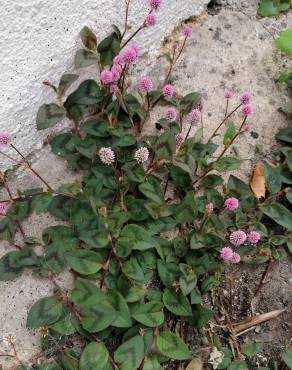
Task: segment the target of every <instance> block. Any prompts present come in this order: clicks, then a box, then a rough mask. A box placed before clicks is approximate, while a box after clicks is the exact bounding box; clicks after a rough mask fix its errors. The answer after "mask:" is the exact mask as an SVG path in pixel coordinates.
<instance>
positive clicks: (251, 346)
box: [242, 342, 262, 357]
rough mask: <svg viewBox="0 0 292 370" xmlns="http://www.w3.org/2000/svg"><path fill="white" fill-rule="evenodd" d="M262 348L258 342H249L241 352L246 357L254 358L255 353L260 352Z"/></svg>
mask: <svg viewBox="0 0 292 370" xmlns="http://www.w3.org/2000/svg"><path fill="white" fill-rule="evenodd" d="M261 348H262V344H261V343H259V342H250V343H247V344H245V345H244V346H243V348H242V352H243V353H244V354H245V355H246V356H250V357H251V356H255V355H256V354H257V353H259V352H260V350H261Z"/></svg>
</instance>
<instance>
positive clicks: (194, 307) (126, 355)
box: [0, 26, 292, 370]
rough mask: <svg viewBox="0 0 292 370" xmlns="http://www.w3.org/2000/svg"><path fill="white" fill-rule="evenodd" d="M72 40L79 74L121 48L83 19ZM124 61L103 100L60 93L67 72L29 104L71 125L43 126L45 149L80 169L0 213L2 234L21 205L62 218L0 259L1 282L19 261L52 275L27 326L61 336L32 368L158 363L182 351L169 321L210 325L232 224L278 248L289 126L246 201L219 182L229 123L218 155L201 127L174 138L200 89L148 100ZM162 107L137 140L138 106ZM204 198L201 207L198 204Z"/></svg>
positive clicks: (87, 85) (251, 256)
mask: <svg viewBox="0 0 292 370" xmlns="http://www.w3.org/2000/svg"><path fill="white" fill-rule="evenodd" d="M80 35H81V39H82V43H83V45H84V49H80V50H78V51H77V54H76V57H75V64H76V66H77V67H80V68H81V67H86V66H89V65H91V64H98V65H99V67H100V68H104V67H105V66H111V65H112V63H113V58H114V57H115V56H116V55H117V54H118V53H119V52H120V51H121V50H122V49H123V46H124V45H125V40H123V37H122V35H121V33H120V31H119V30H118V28H117V27H115V26H114V27H113V32H112V33H111V34H110V35H108V36H107V37H106V38H105V39H104V40H102V41H101V42H100V43H98V40H97V38H96V36H95V34H94V33H93V31H92V30H90V29H89V28H88V27H84V28H83V29H82V30H81V32H80ZM169 61H170V62H172V59H169ZM126 69H127V68H126ZM126 69H125V70H124V72H123V73H125V75H124V76H123V78H122V79H121V80H119V81H117V83H118V88H119V92H118V93H117V94H116V95H114V94H112V93H110V89H109V86H106V85H104V84H101V83H98V82H96V81H95V80H93V79H88V80H85V81H82V82H80V83H79V86H77V87H76V88H75V89H72V90H73V91H72V92H71V91H70V92H69V94H67V92H68V90H69V88H70V90H71V88H72V87H73V84H74V82H75V81H76V80H77V78H78V76H77V75H75V74H69V73H66V74H64V75H63V76H62V77H61V79H60V82H59V86H58V87H55V86H53V85H51V84H49V83H48V85H49V86H50V87H51V88H52V89H53V90H54V91H55V93H56V101H58V105H57V104H55V103H51V104H46V105H43V106H42V107H41V108H40V110H39V112H38V114H37V127H38V129H46V128H49V127H52V126H54V125H55V124H56V123H57V122H59V121H60V120H61V119H62V118H64V117H66V118H67V119H68V120H70V121H71V126H70V127H71V128H70V129H68V130H67V132H61V133H58V134H56V135H55V137H53V138H52V139H51V141H50V145H51V149H52V151H53V153H55V154H56V155H57V156H58V157H60V158H63V159H64V160H66V161H67V163H68V166H69V168H70V169H72V170H74V171H76V172H78V173H79V174H80V177H79V181H76V182H75V183H70V184H63V185H62V186H61V187H59V188H58V189H49V190H47V191H44V190H43V189H28V190H27V191H26V192H20V193H19V198H18V199H16V200H15V201H14V202H13V204H12V205H11V206H10V208H9V211H8V213H7V216H6V217H4V218H2V219H1V220H0V239H1V240H7V241H9V242H14V238H15V233H16V231H17V230H18V229H19V227H20V222H21V221H23V220H26V219H28V218H29V217H30V215H31V214H32V213H36V214H43V213H49V214H50V215H51V216H53V217H54V218H56V220H58V221H61V223H65V225H66V226H65V225H58V226H53V227H47V228H46V229H45V230H44V231H43V235H42V239H41V240H37V239H36V238H27V239H26V240H25V242H24V246H23V249H21V250H19V251H13V252H8V253H7V254H6V255H4V256H3V257H2V258H1V259H0V280H1V281H9V280H13V279H16V278H18V277H19V276H21V274H22V272H23V271H24V269H27V268H30V269H31V270H32V271H33V273H34V274H35V275H37V276H38V277H47V278H49V279H50V281H51V282H52V283H53V286H54V293H53V295H52V296H49V297H44V298H42V299H40V300H39V301H38V302H36V303H35V304H34V305H33V306H32V307H31V308H30V310H29V314H28V319H27V326H28V327H29V328H34V329H36V328H40V327H46V328H48V330H49V332H50V335H52V336H54V337H56V336H58V337H61V339H62V341H63V340H64V343H63V342H62V348H63V347H64V350H62V353H61V354H58V355H57V356H56V358H55V360H56V362H52V363H51V364H50V365H48V364H44V365H41V366H40V367H39V369H45V368H47V369H62V368H64V370H77V369H79V370H91V369H96V370H99V369H100V370H111V369H113V368H114V367H116V368H119V369H121V370H137V369H139V368H140V366H141V365H142V364H143V366H144V367H143V368H144V370H158V369H162V366H161V364H162V363H164V362H168V361H170V360H178V361H182V360H187V359H190V358H191V354H190V352H189V349H188V346H187V345H186V344H185V343H184V341H183V338H182V337H183V335H182V336H181V337H180V336H178V335H177V333H178V330H176V328H175V325H176V322H179V323H183V324H184V325H186V326H187V327H191V328H195V329H201V328H203V327H204V326H205V325H206V324H207V323H208V321H209V320H210V319H212V316H213V314H214V313H213V311H212V310H210V309H209V308H208V307H205V306H204V305H203V302H205V301H206V300H205V299H204V295H206V294H209V292H211V293H213V291H214V289H215V288H216V287H217V286H218V285H219V277H218V276H219V275H220V270H221V268H222V266H221V264H220V250H221V248H222V247H223V246H225V245H227V243H228V239H229V235H230V233H231V232H232V231H234V230H236V229H239V228H242V229H244V230H246V231H250V230H260V231H261V234H262V239H263V247H265V248H266V249H267V250H268V254H270V255H271V256H273V258H275V259H276V258H281V255H284V252H283V251H284V250H285V251H290V252H291V250H292V246H291V242H290V241H289V240H290V239H289V237H290V236H291V231H292V223H291V222H292V214H291V212H290V210H289V206H290V203H291V200H292V196H291V189H290V190H289V189H287V188H285V201H283V202H282V203H283V204H282V203H280V202H278V201H277V200H276V195H277V194H278V193H279V192H281V191H282V189H283V186H284V184H287V182H288V183H289V184H291V183H292V179H291V182H289V179H290V177H291V170H292V156H291V132H290V131H289V129H285V130H282V131H281V132H280V133H279V134H278V136H277V138H278V139H279V140H281V141H282V142H284V143H285V147H283V148H282V149H281V152H280V155H281V158H282V159H283V161H282V162H281V165H280V166H279V167H278V168H272V167H271V166H269V165H268V164H267V165H266V166H265V179H266V184H267V193H268V194H269V196H268V199H266V200H265V201H264V202H261V203H260V204H259V203H258V201H257V199H255V197H254V196H253V194H252V192H251V190H250V188H249V186H248V185H247V184H245V183H244V182H243V181H242V180H240V179H238V178H236V177H235V176H230V178H229V180H228V183H227V184H224V180H223V178H224V174H225V173H226V172H227V171H232V170H235V169H237V168H239V166H240V164H241V161H240V159H239V158H238V157H230V156H224V154H225V153H226V152H227V150H228V149H230V147H231V145H232V144H233V141H234V140H235V139H237V137H238V136H240V135H242V132H240V131H239V126H238V125H237V124H236V123H229V126H228V127H227V130H226V132H225V134H224V136H223V140H222V144H223V149H222V148H221V147H220V146H219V145H218V144H215V143H213V142H212V140H209V141H207V140H205V141H203V139H202V137H203V129H197V131H196V133H195V135H194V137H188V138H186V137H184V139H183V142H182V143H181V144H180V145H179V144H178V143H177V139H178V137H177V136H176V135H177V134H178V133H181V127H180V123H181V122H182V124H185V123H184V122H185V121H187V119H186V118H187V117H186V116H187V115H188V114H189V113H190V111H191V110H193V109H194V108H197V109H199V108H200V107H201V99H202V97H201V94H200V93H198V92H190V93H188V94H186V95H185V96H183V97H181V96H178V95H175V96H174V97H173V98H171V99H168V98H164V97H162V96H161V92H160V91H161V87H160V88H159V90H156V91H153V92H152V93H151V94H149V104H148V99H147V96H146V97H145V96H141V95H138V94H136V95H132V94H129V93H128V91H127V87H126V85H127V77H128V75H127V73H128V71H126ZM124 80H125V81H124ZM165 102H167V104H170V105H171V106H174V107H176V108H177V110H178V111H179V118H180V119H179V120H178V122H173V123H169V122H168V121H167V120H166V119H161V120H159V121H158V123H157V125H156V126H157V127H158V128H159V130H158V131H159V134H157V135H153V136H149V135H147V134H146V133H145V134H144V131H143V132H142V127H143V126H144V123H145V120H146V119H147V118H148V116H149V108H153V107H154V106H155V105H156V104H160V103H163V104H164V103H165ZM151 104H152V105H151ZM158 131H157V132H158ZM142 147H144V148H147V150H148V153H149V158H148V160H147V162H146V163H144V162H143V163H140V162H141V161H137V160H136V159H137V158H136V156H135V154H136V151H137V150H138V149H139V148H142ZM102 148H111V150H113V152H114V160H113V161H112V163H110V164H109V163H107V161H105V160H104V158H103V157H102V155H100V154H101V149H102ZM217 150H218V151H220V150H221V152H219V154H218V155H217ZM221 174H222V177H221ZM289 176H290V177H289ZM229 196H235V197H237V198H238V200H239V203H240V207H239V209H238V210H236V211H235V212H228V211H226V209H225V208H224V200H225V199H226V197H229ZM209 203H212V204H213V206H214V212H209V211H208V207H207V208H206V206H207V205H208V204H209ZM267 219H268V221H269V223H275V231H270V230H267V228H266V227H265V222H266V220H267ZM36 246H41V247H42V249H43V253H42V254H41V253H40V254H38V255H37V254H36V253H35V251H34V248H35V247H36ZM20 248H22V246H21V247H20ZM260 248H261V247H259V248H255V247H251V248H250V247H249V246H244V247H242V248H239V253H241V256H242V259H243V260H244V261H249V262H250V261H251V262H254V263H260V262H265V261H266V260H267V259H269V257H267V256H266V255H265V256H263V255H258V250H259V249H260ZM285 248H286V249H285ZM258 261H260V262H258ZM66 269H71V270H72V271H73V273H74V276H75V280H74V288H73V290H72V291H71V292H70V291H69V292H67V291H64V290H63V289H62V288H61V287H59V286H58V285H57V283H56V280H55V275H58V274H60V273H62V272H63V271H65V270H66ZM170 323H171V324H170ZM184 325H182V326H184ZM182 326H181V327H182ZM72 335H74V336H79V337H80V339H81V341H80V343H84V348H83V350H82V353H81V356H77V355H76V354H75V353H74V351H73V349H71V348H70V349H69V348H66V347H67V343H71V341H70V336H72ZM67 337H69V340H68V341H67ZM113 339H114V341H113ZM113 344H114V345H113ZM257 350H258V345H257V344H253V345H249V346H247V347H246V348H245V349H244V353H245V354H246V355H248V356H253V355H254V354H255V353H256V351H257ZM227 352H228V351H227V350H225V352H224V354H225V357H224V360H223V362H222V363H223V365H222V367H221V368H226V367H228V366H229V367H228V369H233V370H234V369H242V368H243V367H242V366H245V364H244V363H243V362H233V363H231V361H232V359H231V355H229V354H228V353H227ZM79 357H80V358H79ZM60 366H61V367H60ZM223 366H225V367H223ZM141 368H142V367H141Z"/></svg>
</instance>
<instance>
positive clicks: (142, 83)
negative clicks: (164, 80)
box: [138, 76, 153, 93]
mask: <svg viewBox="0 0 292 370" xmlns="http://www.w3.org/2000/svg"><path fill="white" fill-rule="evenodd" d="M138 85H139V90H140V91H141V92H142V93H148V92H150V91H151V90H152V89H153V82H152V80H151V78H150V77H147V76H146V77H142V78H140V80H139V83H138Z"/></svg>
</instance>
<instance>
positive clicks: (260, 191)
mask: <svg viewBox="0 0 292 370" xmlns="http://www.w3.org/2000/svg"><path fill="white" fill-rule="evenodd" d="M250 187H251V190H252V191H253V193H254V195H255V196H256V197H257V198H258V199H259V198H264V197H265V195H266V185H265V177H264V166H263V164H262V163H257V164H256V166H255V169H254V171H253V174H252V178H251V181H250Z"/></svg>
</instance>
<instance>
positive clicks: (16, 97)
mask: <svg viewBox="0 0 292 370" xmlns="http://www.w3.org/2000/svg"><path fill="white" fill-rule="evenodd" d="M208 2H209V0H195V1H194V0H184V1H181V0H167V1H164V3H163V4H162V6H161V10H160V11H159V12H158V13H157V16H158V23H157V25H156V26H155V27H150V28H149V29H147V30H146V32H143V34H141V36H138V37H137V43H138V44H139V45H140V46H141V48H142V50H144V51H145V50H150V54H152V55H155V52H156V51H157V50H158V49H159V47H160V43H161V41H162V40H163V38H164V37H166V36H168V35H169V34H170V33H171V32H172V30H173V28H174V27H176V26H177V25H178V24H179V23H180V22H181V21H182V20H184V19H187V18H188V17H190V16H192V15H198V14H200V12H201V11H202V9H203V6H204V5H205V4H207V3H208ZM148 3H149V2H148V0H133V1H132V7H131V10H130V14H129V24H130V25H131V26H132V27H133V29H135V28H136V27H137V26H138V25H140V24H142V22H143V20H144V19H145V17H146V15H147V11H148V10H147V9H148ZM124 5H125V1H123V0H50V1H45V0H17V1H10V0H1V1H0V13H1V23H0V32H1V39H0V52H1V60H0V71H1V72H0V84H1V93H0V117H1V122H0V129H1V131H3V130H7V131H9V132H11V133H12V134H13V136H14V137H15V142H16V144H17V146H18V147H19V148H20V149H21V150H23V152H24V153H26V154H28V153H30V152H31V151H32V150H35V149H38V148H40V147H41V146H42V141H43V139H44V138H45V137H46V135H47V134H48V131H46V132H41V133H40V132H37V131H36V127H35V125H34V124H33V122H34V121H35V116H36V112H37V109H38V107H39V106H40V105H41V104H43V103H50V102H51V101H52V100H53V99H54V95H53V92H52V91H51V89H49V88H46V87H44V86H42V82H43V81H44V80H49V81H51V82H52V83H54V84H58V81H59V79H60V77H61V75H62V74H63V73H64V72H66V71H67V72H68V71H71V70H72V68H73V65H74V63H73V61H74V55H75V53H76V50H77V47H80V37H79V35H78V33H79V31H80V30H81V28H82V27H83V26H84V25H88V26H89V27H91V28H92V29H93V30H94V31H95V32H96V34H97V37H98V40H100V41H101V40H102V39H103V38H104V37H105V36H106V34H107V33H109V32H110V27H111V25H112V24H117V25H119V26H120V27H121V28H122V27H123V22H124V21H123V15H124ZM150 54H149V55H150ZM92 72H94V73H93V74H92V76H97V75H98V71H97V69H96V68H95V69H94V68H92ZM78 73H80V76H81V78H82V77H83V76H84V74H86V72H84V71H83V70H79V71H78ZM3 166H7V162H3V163H0V169H1V168H3Z"/></svg>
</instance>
